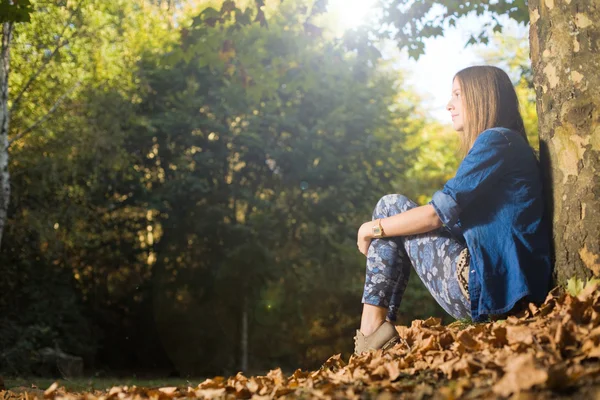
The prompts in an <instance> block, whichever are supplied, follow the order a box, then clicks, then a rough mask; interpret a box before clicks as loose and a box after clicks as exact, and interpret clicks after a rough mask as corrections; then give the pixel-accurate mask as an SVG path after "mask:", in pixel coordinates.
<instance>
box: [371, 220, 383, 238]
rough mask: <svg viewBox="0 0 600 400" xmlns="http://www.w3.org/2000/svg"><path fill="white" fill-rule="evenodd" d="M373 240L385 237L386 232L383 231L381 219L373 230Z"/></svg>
mask: <svg viewBox="0 0 600 400" xmlns="http://www.w3.org/2000/svg"><path fill="white" fill-rule="evenodd" d="M371 231H372V234H373V238H382V237H384V236H385V232H384V231H383V226H381V219H378V220H377V225H374V226H373V227H372V228H371Z"/></svg>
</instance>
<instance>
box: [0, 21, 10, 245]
mask: <svg viewBox="0 0 600 400" xmlns="http://www.w3.org/2000/svg"><path fill="white" fill-rule="evenodd" d="M12 27H13V24H12V22H5V23H3V24H2V48H1V49H0V246H1V245H2V232H4V225H5V224H6V215H7V212H8V202H9V200H10V175H9V173H8V121H9V114H8V72H9V66H10V39H11V35H12Z"/></svg>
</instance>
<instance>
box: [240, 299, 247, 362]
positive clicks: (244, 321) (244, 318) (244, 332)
mask: <svg viewBox="0 0 600 400" xmlns="http://www.w3.org/2000/svg"><path fill="white" fill-rule="evenodd" d="M241 364H242V365H241V366H240V368H241V370H242V372H248V298H247V297H246V296H244V305H243V310H242V363H241Z"/></svg>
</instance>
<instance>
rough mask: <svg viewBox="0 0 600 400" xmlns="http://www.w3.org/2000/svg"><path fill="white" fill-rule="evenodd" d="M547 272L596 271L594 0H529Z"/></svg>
mask: <svg viewBox="0 0 600 400" xmlns="http://www.w3.org/2000/svg"><path fill="white" fill-rule="evenodd" d="M529 16H530V21H531V28H530V45H531V61H532V67H533V71H534V85H535V90H536V96H537V113H538V115H539V134H540V155H541V164H542V170H543V171H544V174H545V177H544V178H545V185H546V187H548V188H550V187H551V188H552V189H551V193H550V191H549V192H548V193H547V195H548V196H547V198H548V199H549V200H550V204H549V209H550V210H551V214H552V225H553V242H554V252H555V272H554V275H555V279H556V283H557V284H564V283H566V281H567V279H568V278H570V277H572V276H578V277H580V278H584V277H590V276H591V275H600V73H599V71H600V56H599V55H598V54H599V52H600V48H599V47H600V24H598V21H600V0H572V1H557V2H554V1H552V0H546V1H540V0H532V1H529Z"/></svg>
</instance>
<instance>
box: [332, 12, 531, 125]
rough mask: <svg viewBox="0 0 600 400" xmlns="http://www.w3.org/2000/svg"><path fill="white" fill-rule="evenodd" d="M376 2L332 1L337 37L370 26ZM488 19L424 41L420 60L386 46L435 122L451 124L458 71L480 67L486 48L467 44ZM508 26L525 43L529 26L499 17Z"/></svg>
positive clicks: (474, 19) (468, 20)
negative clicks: (452, 94) (449, 105)
mask: <svg viewBox="0 0 600 400" xmlns="http://www.w3.org/2000/svg"><path fill="white" fill-rule="evenodd" d="M375 4H376V1H375V0H329V5H328V11H329V12H330V13H331V17H332V20H333V21H334V22H333V23H334V24H335V25H334V31H336V32H337V33H338V34H341V33H343V32H344V31H346V30H348V29H353V28H356V27H359V26H360V25H361V24H364V23H368V22H369V20H370V17H372V16H373V13H375V12H376V10H375V9H374V5H375ZM487 19H488V18H486V17H478V16H476V15H470V16H468V17H467V18H465V19H463V20H462V21H461V22H460V23H459V24H457V26H456V27H448V28H446V29H445V31H444V36H443V37H438V38H434V39H427V40H425V43H426V47H425V54H424V55H422V56H421V57H420V58H419V60H418V61H414V60H412V59H408V57H407V55H406V54H402V55H397V54H394V53H397V52H396V49H395V47H394V46H393V45H392V46H385V48H384V49H383V53H384V54H383V55H384V57H385V58H391V59H394V66H395V67H397V68H398V69H400V70H403V71H407V72H408V74H407V75H406V80H405V82H406V84H408V85H410V86H411V87H412V88H413V89H414V90H415V91H416V92H417V93H419V94H420V95H422V96H423V104H422V107H423V108H424V109H425V110H427V112H428V113H429V114H430V115H431V116H432V117H433V118H434V119H436V120H438V121H439V122H442V123H450V117H449V113H448V112H447V111H446V103H447V102H448V99H449V98H450V89H451V87H452V77H453V76H454V74H455V73H456V72H458V71H459V70H461V69H463V68H466V67H469V66H472V65H476V64H480V63H481V58H480V57H479V56H478V51H480V50H481V49H482V48H483V47H484V46H483V45H478V46H468V47H466V48H465V43H467V41H468V40H469V38H470V36H471V35H472V34H473V35H476V34H478V33H479V32H481V29H482V26H483V25H484V23H485V22H486V21H487ZM500 20H501V21H502V22H503V23H504V24H505V33H506V34H508V35H511V36H517V37H523V38H524V39H523V40H526V37H527V31H528V29H527V28H526V27H522V26H521V27H519V26H517V24H516V23H514V22H513V21H511V20H508V19H507V18H502V17H501V18H500Z"/></svg>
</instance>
